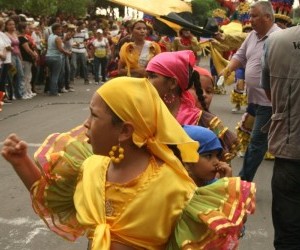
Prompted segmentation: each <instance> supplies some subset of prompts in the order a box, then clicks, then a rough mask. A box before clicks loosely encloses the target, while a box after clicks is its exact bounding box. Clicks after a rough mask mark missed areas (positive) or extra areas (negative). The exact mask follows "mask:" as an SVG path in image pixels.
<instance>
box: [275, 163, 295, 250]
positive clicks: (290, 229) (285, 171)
mask: <svg viewBox="0 0 300 250" xmlns="http://www.w3.org/2000/svg"><path fill="white" fill-rule="evenodd" d="M272 198H273V199H272V219H273V226H274V231H275V235H274V247H275V249H276V250H299V249H300V161H292V160H288V159H282V158H275V162H274V169H273V176H272Z"/></svg>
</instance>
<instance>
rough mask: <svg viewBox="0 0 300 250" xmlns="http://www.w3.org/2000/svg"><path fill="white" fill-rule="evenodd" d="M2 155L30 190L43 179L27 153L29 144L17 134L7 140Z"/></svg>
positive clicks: (11, 135)
mask: <svg viewBox="0 0 300 250" xmlns="http://www.w3.org/2000/svg"><path fill="white" fill-rule="evenodd" d="M1 154H2V156H3V157H4V158H5V159H6V160H7V161H8V162H9V163H10V164H11V165H12V166H13V168H14V170H15V171H16V173H17V174H18V176H19V177H20V179H21V180H22V181H23V183H24V185H25V186H26V188H27V189H28V190H30V188H31V186H32V185H33V184H34V183H35V182H36V181H37V180H39V179H40V178H41V172H40V170H39V169H38V167H37V166H36V165H35V164H34V162H33V160H32V159H31V158H30V157H29V155H28V153H27V144H26V143H25V142H24V141H22V140H20V139H19V138H18V136H17V135H16V134H10V135H9V136H8V137H7V138H6V140H5V141H4V144H3V148H2V150H1Z"/></svg>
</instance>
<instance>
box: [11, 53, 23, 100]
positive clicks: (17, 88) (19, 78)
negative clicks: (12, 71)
mask: <svg viewBox="0 0 300 250" xmlns="http://www.w3.org/2000/svg"><path fill="white" fill-rule="evenodd" d="M11 63H12V65H13V66H14V67H15V68H16V70H17V72H16V75H15V76H14V78H13V88H14V94H15V97H16V98H17V99H20V98H22V96H23V95H24V91H25V89H24V86H23V84H22V82H23V79H24V71H23V65H22V61H21V59H20V57H18V56H16V55H14V54H12V55H11Z"/></svg>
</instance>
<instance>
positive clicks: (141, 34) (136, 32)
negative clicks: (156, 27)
mask: <svg viewBox="0 0 300 250" xmlns="http://www.w3.org/2000/svg"><path fill="white" fill-rule="evenodd" d="M132 35H133V36H134V37H135V38H138V39H145V37H146V36H147V26H146V24H145V23H143V22H138V23H136V24H135V25H134V27H133V29H132Z"/></svg>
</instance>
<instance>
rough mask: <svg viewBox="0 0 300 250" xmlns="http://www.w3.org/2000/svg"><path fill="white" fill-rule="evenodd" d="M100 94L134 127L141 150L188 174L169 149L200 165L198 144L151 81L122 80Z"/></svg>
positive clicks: (116, 112) (114, 110)
mask: <svg viewBox="0 0 300 250" xmlns="http://www.w3.org/2000/svg"><path fill="white" fill-rule="evenodd" d="M97 93H98V94H99V95H100V96H101V98H102V99H103V100H104V101H105V103H106V104H107V105H108V106H109V107H110V108H111V109H112V110H113V112H114V113H115V114H116V115H117V116H118V117H119V118H121V119H122V120H123V121H129V122H132V123H133V125H134V133H133V138H132V139H133V142H134V143H135V144H136V145H137V146H138V147H142V146H144V145H146V146H147V148H148V149H149V150H150V151H151V152H152V154H153V155H155V156H156V157H158V158H159V159H161V160H163V161H164V162H165V163H167V164H168V165H170V166H171V167H173V168H174V169H175V170H176V171H179V172H181V173H183V172H184V174H186V172H185V170H184V168H183V166H182V164H181V162H180V161H179V160H178V158H177V157H176V156H175V155H174V154H173V151H172V150H171V149H170V148H169V147H168V146H167V145H177V147H178V149H179V151H180V153H181V157H182V160H183V161H184V162H197V161H198V158H199V155H198V153H197V149H198V147H199V144H198V142H195V141H193V140H192V139H191V138H190V137H188V135H187V134H186V133H185V131H184V130H183V129H182V127H181V126H180V124H179V123H178V122H177V121H176V119H175V118H174V117H173V116H172V114H171V113H170V112H169V110H168V108H167V107H166V106H165V104H164V103H163V101H162V100H161V99H160V97H159V95H158V93H157V91H156V89H155V88H154V87H153V86H152V84H151V83H150V82H149V81H148V80H147V79H145V78H131V77H118V78H115V79H113V80H110V81H109V82H107V83H105V84H104V85H103V86H101V87H100V88H99V89H98V90H97Z"/></svg>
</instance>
